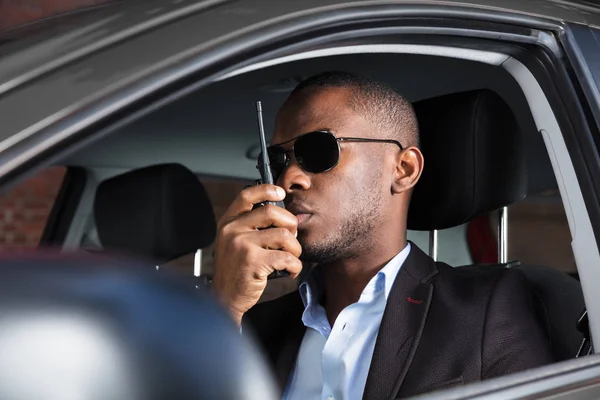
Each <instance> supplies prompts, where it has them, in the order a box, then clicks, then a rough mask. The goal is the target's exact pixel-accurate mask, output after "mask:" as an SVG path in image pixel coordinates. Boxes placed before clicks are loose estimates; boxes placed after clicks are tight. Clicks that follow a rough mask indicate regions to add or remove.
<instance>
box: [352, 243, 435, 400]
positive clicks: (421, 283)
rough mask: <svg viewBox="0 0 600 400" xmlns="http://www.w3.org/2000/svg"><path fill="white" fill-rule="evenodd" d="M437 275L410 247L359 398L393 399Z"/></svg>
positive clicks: (424, 257) (432, 265)
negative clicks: (363, 389) (362, 393)
mask: <svg viewBox="0 0 600 400" xmlns="http://www.w3.org/2000/svg"><path fill="white" fill-rule="evenodd" d="M436 273H437V269H436V267H435V262H434V261H433V260H432V259H431V258H430V257H428V256H427V255H426V254H425V253H423V252H422V251H421V250H420V249H419V248H418V247H417V246H415V245H414V244H413V243H411V251H410V254H409V256H408V258H407V259H406V261H405V262H404V264H403V265H402V268H401V269H400V273H398V276H397V277H396V280H395V281H394V285H393V286H392V290H391V292H390V295H389V297H388V301H387V305H386V308H385V311H384V314H383V318H382V320H381V325H380V327H379V333H378V335H377V341H376V343H375V349H374V351H373V358H372V361H371V367H370V369H369V374H368V376H367V382H366V385H365V391H364V395H363V398H364V399H365V400H370V399H393V398H394V397H395V395H396V393H397V392H398V391H399V390H400V386H401V385H402V382H403V380H404V377H405V376H406V373H407V371H408V368H409V367H410V364H411V362H412V359H413V356H414V354H415V351H416V349H417V346H418V344H419V340H420V338H421V334H422V332H423V327H424V325H425V321H426V317H427V313H428V311H429V305H430V303H431V296H432V294H433V285H432V284H431V283H429V282H428V280H429V279H430V278H431V277H432V276H433V275H435V274H436Z"/></svg>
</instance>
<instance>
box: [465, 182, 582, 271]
mask: <svg viewBox="0 0 600 400" xmlns="http://www.w3.org/2000/svg"><path fill="white" fill-rule="evenodd" d="M497 239H498V214H497V213H495V212H494V213H490V214H488V215H484V216H482V217H480V218H477V219H475V220H473V221H471V222H470V223H469V224H468V227H467V244H468V249H469V252H470V253H471V255H472V258H473V262H474V263H496V262H497V259H498V258H497V257H498V247H497V244H496V243H497ZM508 260H509V261H519V262H520V263H521V264H524V265H532V266H544V267H550V268H552V269H555V270H557V271H561V272H565V273H567V274H569V275H572V276H574V277H577V265H576V263H575V256H574V254H573V249H572V248H571V232H570V230H569V224H568V221H567V216H566V213H565V208H564V205H563V202H562V200H561V198H560V195H559V194H558V190H549V191H546V192H544V193H541V194H537V195H532V196H528V197H527V198H525V199H524V200H522V201H520V202H517V203H515V204H513V205H511V206H509V207H508Z"/></svg>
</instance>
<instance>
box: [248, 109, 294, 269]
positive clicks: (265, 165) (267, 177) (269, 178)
mask: <svg viewBox="0 0 600 400" xmlns="http://www.w3.org/2000/svg"><path fill="white" fill-rule="evenodd" d="M256 114H257V118H258V134H259V136H260V150H261V152H260V157H261V161H262V162H259V163H258V171H259V172H260V176H261V179H257V180H256V184H257V185H261V184H264V183H268V184H270V185H274V184H275V182H274V180H273V173H272V172H271V161H270V160H269V154H268V153H267V141H266V139H265V127H264V125H263V117H262V104H261V102H260V101H257V102H256ZM265 204H273V205H276V206H278V207H281V208H285V205H284V204H283V201H267V202H265V203H260V204H257V205H256V206H255V207H261V206H264V205H265ZM289 275H290V273H289V272H287V271H285V270H284V271H273V272H272V273H271V274H269V276H268V277H267V279H274V278H282V277H284V276H289Z"/></svg>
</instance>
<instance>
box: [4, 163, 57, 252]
mask: <svg viewBox="0 0 600 400" xmlns="http://www.w3.org/2000/svg"><path fill="white" fill-rule="evenodd" d="M65 171H66V168H64V167H52V168H48V169H46V170H44V171H42V172H40V173H39V174H37V175H36V176H34V177H31V178H29V179H28V180H26V181H24V182H22V183H21V184H19V185H17V186H15V187H13V188H11V190H10V191H8V192H7V193H4V194H2V195H0V250H16V249H23V248H31V247H35V246H37V245H38V243H39V241H40V238H41V236H42V233H43V231H44V227H45V225H46V221H47V219H48V215H49V214H50V211H51V209H52V206H53V205H54V200H55V199H56V195H57V194H58V191H59V190H60V185H61V183H62V179H63V176H64V173H65Z"/></svg>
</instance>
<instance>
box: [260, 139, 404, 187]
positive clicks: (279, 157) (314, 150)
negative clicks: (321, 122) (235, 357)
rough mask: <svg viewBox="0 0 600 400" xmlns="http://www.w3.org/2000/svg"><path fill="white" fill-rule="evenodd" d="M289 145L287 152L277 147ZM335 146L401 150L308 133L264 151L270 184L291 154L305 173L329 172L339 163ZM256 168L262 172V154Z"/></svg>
mask: <svg viewBox="0 0 600 400" xmlns="http://www.w3.org/2000/svg"><path fill="white" fill-rule="evenodd" d="M292 141H293V142H294V145H293V147H292V148H291V149H290V150H286V149H284V148H283V147H281V146H282V145H284V144H286V143H289V142H292ZM339 142H361V143H368V142H371V143H392V144H395V145H397V146H398V147H400V150H403V147H402V145H401V144H400V142H398V141H397V140H388V139H368V138H354V137H352V138H349V137H340V138H339V137H336V136H335V135H334V134H333V133H331V132H328V131H315V132H309V133H305V134H303V135H300V136H298V137H296V138H294V139H291V140H288V141H287V142H283V143H280V144H278V145H275V146H269V147H267V155H268V156H269V161H270V163H271V172H272V174H273V180H274V181H275V182H277V180H278V179H279V177H280V176H281V174H282V173H283V171H284V170H285V168H286V167H287V166H288V164H289V163H290V156H288V154H289V153H293V154H294V158H295V159H296V161H297V162H298V165H299V166H300V168H302V169H303V170H304V171H305V172H309V173H312V174H317V173H321V172H327V171H329V170H331V169H333V168H334V167H335V166H336V165H338V163H339V162H340V145H339ZM257 168H262V153H261V154H260V155H259V157H258V165H257Z"/></svg>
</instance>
